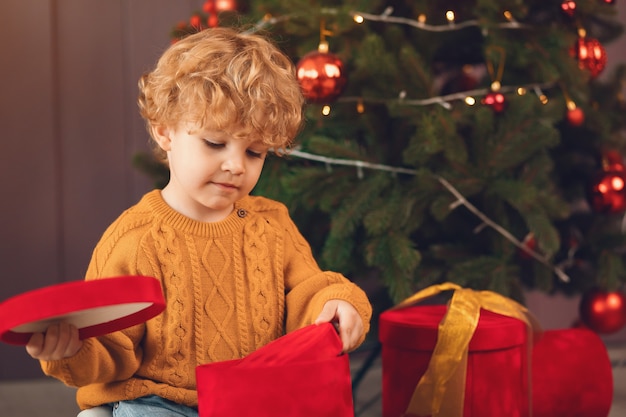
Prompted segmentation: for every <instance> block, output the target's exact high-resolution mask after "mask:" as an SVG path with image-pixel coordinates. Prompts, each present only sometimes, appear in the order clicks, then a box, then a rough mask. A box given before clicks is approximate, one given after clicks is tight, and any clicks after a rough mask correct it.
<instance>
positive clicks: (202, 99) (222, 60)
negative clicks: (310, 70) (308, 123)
mask: <svg viewBox="0 0 626 417" xmlns="http://www.w3.org/2000/svg"><path fill="white" fill-rule="evenodd" d="M295 74H296V73H295V67H294V65H293V62H292V61H291V60H290V59H289V58H288V57H287V56H285V55H284V54H283V53H282V52H281V51H279V49H278V48H277V47H276V46H275V45H273V44H272V43H271V42H270V41H269V40H267V39H266V38H264V37H262V36H260V35H257V34H246V33H244V32H240V31H237V30H235V29H232V28H212V29H205V30H203V31H201V32H198V33H196V34H193V35H190V36H187V37H186V38H184V39H181V40H179V41H177V42H176V43H174V44H172V45H171V46H170V47H169V48H168V49H167V50H166V51H165V52H164V53H163V55H162V56H161V58H160V59H159V60H158V62H157V65H156V67H155V68H154V70H152V71H150V72H147V73H145V74H144V75H142V77H141V78H140V79H139V98H138V105H139V110H140V113H141V116H142V117H143V118H144V120H145V121H146V125H147V127H148V131H149V132H150V133H151V134H152V127H154V126H159V125H164V126H170V127H178V125H179V124H181V123H191V124H193V125H195V126H198V127H199V128H201V129H206V130H213V131H224V132H227V133H228V134H230V135H232V136H233V137H237V138H243V137H247V138H254V139H255V140H260V141H261V142H263V143H264V144H265V145H267V146H268V147H271V148H274V149H275V150H276V151H285V150H286V149H287V148H288V147H289V146H290V145H291V144H292V142H293V140H294V138H295V136H296V135H297V134H298V132H299V130H300V128H301V125H302V121H303V105H304V98H303V96H302V91H301V88H300V85H299V83H298V81H297V79H296V76H295ZM159 151H160V152H159ZM155 152H156V153H157V156H159V157H160V158H163V159H165V155H164V154H163V152H162V151H161V150H160V148H158V146H156V147H155Z"/></svg>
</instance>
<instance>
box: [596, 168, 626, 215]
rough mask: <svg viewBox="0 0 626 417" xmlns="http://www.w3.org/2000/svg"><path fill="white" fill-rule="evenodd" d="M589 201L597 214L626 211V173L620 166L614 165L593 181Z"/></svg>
mask: <svg viewBox="0 0 626 417" xmlns="http://www.w3.org/2000/svg"><path fill="white" fill-rule="evenodd" d="M589 194H590V196H589V199H590V203H591V207H592V208H593V210H594V211H595V212H597V213H622V212H624V211H626V172H625V171H624V167H623V166H620V165H612V166H610V167H609V168H607V169H606V170H604V171H602V172H600V173H599V174H598V176H597V177H596V178H595V180H594V181H593V183H592V185H591V187H590V191H589Z"/></svg>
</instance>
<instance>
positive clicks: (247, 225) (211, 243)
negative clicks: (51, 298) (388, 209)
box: [42, 190, 371, 408]
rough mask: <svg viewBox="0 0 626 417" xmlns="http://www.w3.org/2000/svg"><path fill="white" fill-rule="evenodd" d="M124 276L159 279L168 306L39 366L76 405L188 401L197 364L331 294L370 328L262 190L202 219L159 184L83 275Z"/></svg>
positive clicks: (255, 339) (303, 319)
mask: <svg viewBox="0 0 626 417" xmlns="http://www.w3.org/2000/svg"><path fill="white" fill-rule="evenodd" d="M120 275H147V276H153V277H155V278H157V279H159V280H160V281H161V284H162V288H163V293H164V296H165V299H166V309H165V311H164V312H163V313H162V314H161V315H159V316H158V317H155V318H153V319H151V320H149V321H148V322H146V323H145V324H142V325H138V326H133V327H131V328H129V329H125V330H123V331H120V332H116V333H112V334H110V335H106V336H102V337H99V338H94V339H90V340H89V341H88V343H85V344H84V346H83V348H82V349H81V351H80V352H79V353H78V354H76V355H75V356H73V357H72V358H68V359H64V360H61V361H51V362H42V368H43V370H44V372H45V373H46V374H48V375H51V376H54V377H56V378H58V379H61V380H63V381H64V382H65V383H66V384H69V385H73V386H78V387H79V389H78V393H77V401H78V403H79V406H80V407H81V408H89V407H93V406H97V405H100V404H104V403H108V402H113V401H120V400H128V399H133V398H138V397H141V396H145V395H149V394H155V395H159V396H162V397H164V398H167V399H170V400H172V401H175V402H178V403H181V404H185V405H188V406H196V405H197V392H196V381H195V368H196V366H198V365H201V364H203V363H208V362H215V361H225V360H230V359H237V358H241V357H243V356H245V355H247V354H249V353H251V352H252V351H254V350H256V349H258V348H260V347H261V346H263V345H265V344H267V343H268V342H270V341H272V340H274V339H276V338H277V337H279V336H281V335H283V334H284V332H285V331H286V329H287V330H293V329H296V328H299V327H302V326H305V325H308V324H311V323H312V322H313V321H314V320H315V318H316V317H317V315H319V313H320V311H321V309H322V306H323V305H324V303H325V302H326V301H328V300H330V299H333V298H338V299H343V300H346V301H348V302H350V303H352V304H353V305H354V306H355V308H356V309H357V311H358V312H359V313H360V314H361V316H362V318H363V322H364V323H365V325H366V331H367V330H368V329H369V320H370V318H371V306H370V304H369V302H368V300H367V297H366V296H365V293H363V291H361V290H360V289H359V288H358V287H357V286H356V285H354V284H353V283H351V282H350V281H349V280H347V279H346V278H345V277H343V276H341V275H340V274H336V273H332V272H323V271H321V270H320V269H319V267H318V266H317V263H316V262H315V260H314V259H313V257H312V255H311V250H310V247H309V246H308V244H307V243H306V241H305V240H304V238H303V237H302V236H301V235H300V233H299V232H298V230H297V228H296V226H295V225H294V223H293V221H292V220H291V218H290V217H289V213H288V211H287V208H286V207H285V206H284V205H282V204H280V203H278V202H275V201H272V200H268V199H266V198H262V197H246V198H244V199H242V200H241V201H239V202H237V203H236V205H235V210H234V211H233V212H232V213H231V214H230V215H229V216H228V217H227V218H226V219H224V220H222V221H220V222H216V223H202V222H197V221H194V220H192V219H189V218H187V217H185V216H183V215H181V214H180V213H177V212H176V211H174V210H172V209H171V208H170V207H169V206H167V204H166V203H165V202H164V201H163V199H162V198H161V193H160V191H159V190H154V191H152V192H150V193H148V194H146V195H145V196H144V197H143V198H142V199H141V201H140V202H139V203H137V205H135V206H133V207H131V208H130V209H128V210H126V211H125V212H124V213H122V214H121V215H120V217H119V218H118V219H117V220H116V221H115V222H114V223H113V224H112V225H111V226H110V227H109V228H108V229H107V230H106V231H105V233H104V234H103V236H102V238H101V240H100V242H99V243H98V245H97V246H96V248H95V250H94V253H93V256H92V259H91V262H90V264H89V268H88V270H87V274H86V279H88V280H90V279H103V278H107V277H114V276H120Z"/></svg>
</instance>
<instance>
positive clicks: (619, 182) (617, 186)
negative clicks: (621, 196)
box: [611, 177, 624, 191]
mask: <svg viewBox="0 0 626 417" xmlns="http://www.w3.org/2000/svg"><path fill="white" fill-rule="evenodd" d="M611 187H612V188H613V190H615V191H621V190H623V189H624V180H623V179H621V178H620V177H613V178H611Z"/></svg>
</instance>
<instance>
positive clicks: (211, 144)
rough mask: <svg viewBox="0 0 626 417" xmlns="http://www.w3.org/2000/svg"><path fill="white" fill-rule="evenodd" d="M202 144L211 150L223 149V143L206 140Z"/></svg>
mask: <svg viewBox="0 0 626 417" xmlns="http://www.w3.org/2000/svg"><path fill="white" fill-rule="evenodd" d="M204 143H205V144H206V145H207V146H208V147H209V148H213V149H219V148H223V147H224V144H223V143H217V142H211V141H210V140H207V139H205V140H204Z"/></svg>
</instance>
